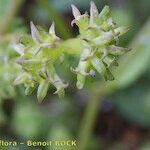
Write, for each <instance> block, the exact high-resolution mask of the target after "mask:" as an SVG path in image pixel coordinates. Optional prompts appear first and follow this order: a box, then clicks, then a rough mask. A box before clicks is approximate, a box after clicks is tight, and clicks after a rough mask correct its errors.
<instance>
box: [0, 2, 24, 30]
mask: <svg viewBox="0 0 150 150" xmlns="http://www.w3.org/2000/svg"><path fill="white" fill-rule="evenodd" d="M22 2H23V0H0V33H4V32H6V31H7V30H8V28H10V27H11V25H10V24H11V23H12V22H13V19H14V17H15V15H16V13H17V11H18V8H19V6H20V5H21V3H22Z"/></svg>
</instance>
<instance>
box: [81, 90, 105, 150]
mask: <svg viewBox="0 0 150 150" xmlns="http://www.w3.org/2000/svg"><path fill="white" fill-rule="evenodd" d="M92 91H93V92H91V95H92V97H91V99H90V100H89V102H88V104H87V107H86V110H85V114H84V116H83V120H82V122H81V127H80V130H79V132H80V133H79V144H78V148H79V150H86V149H87V145H88V143H89V141H90V137H91V134H92V130H93V126H94V123H95V120H96V117H97V114H98V110H99V108H100V105H101V102H102V99H103V97H104V95H105V90H104V89H103V90H101V91H97V90H92Z"/></svg>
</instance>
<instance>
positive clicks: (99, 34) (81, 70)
mask: <svg viewBox="0 0 150 150" xmlns="http://www.w3.org/2000/svg"><path fill="white" fill-rule="evenodd" d="M72 10H73V15H74V18H75V19H74V20H73V21H72V23H71V24H72V25H73V24H76V25H77V26H78V27H79V32H80V38H81V40H82V53H81V57H80V61H79V64H78V66H77V67H76V68H75V69H72V70H73V71H74V72H76V73H77V87H78V88H79V89H82V88H83V85H84V82H85V78H86V76H95V70H96V71H97V72H98V73H100V74H101V75H102V76H103V77H104V78H105V80H106V81H107V80H114V77H113V75H112V73H111V72H110V70H109V68H110V66H112V65H114V66H118V63H117V59H116V58H117V56H119V55H122V54H124V53H125V52H127V51H128V50H129V49H127V48H122V47H118V46H116V45H117V43H118V40H119V36H121V35H122V34H124V33H126V32H127V31H128V28H127V27H119V28H116V25H115V23H114V22H113V20H112V18H111V14H110V10H109V7H108V6H105V7H104V9H103V10H102V12H101V13H100V14H99V12H98V9H97V7H96V5H95V3H94V2H93V1H92V2H91V8H90V16H89V15H88V14H87V12H86V13H85V14H83V15H81V13H80V11H79V10H78V9H77V8H76V7H75V6H74V5H72Z"/></svg>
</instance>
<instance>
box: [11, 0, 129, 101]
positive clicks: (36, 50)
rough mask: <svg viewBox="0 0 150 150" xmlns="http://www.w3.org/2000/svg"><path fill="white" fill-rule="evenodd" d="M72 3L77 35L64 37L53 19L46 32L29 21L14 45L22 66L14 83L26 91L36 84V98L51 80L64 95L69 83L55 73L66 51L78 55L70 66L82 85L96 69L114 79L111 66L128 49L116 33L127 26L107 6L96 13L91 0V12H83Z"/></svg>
mask: <svg viewBox="0 0 150 150" xmlns="http://www.w3.org/2000/svg"><path fill="white" fill-rule="evenodd" d="M71 7H72V12H73V16H74V20H73V21H72V23H71V25H72V26H73V25H74V24H76V25H77V26H78V28H79V36H77V37H76V38H74V39H69V40H66V41H63V40H61V39H60V38H59V37H58V36H56V33H55V27H54V23H52V25H51V27H50V29H49V32H46V31H45V30H44V29H42V28H41V27H36V26H35V25H34V24H33V23H32V22H31V36H23V37H22V38H21V39H20V42H19V43H18V44H17V45H15V46H14V48H15V49H16V51H17V52H18V53H19V54H20V58H19V59H18V60H17V61H16V62H17V63H18V64H19V65H21V66H22V73H21V74H20V75H19V76H18V77H17V79H16V80H15V81H14V84H24V86H25V87H26V91H25V93H26V94H27V95H28V94H31V93H32V91H33V90H34V89H35V88H36V87H37V86H38V92H37V97H38V100H39V101H42V100H43V99H44V97H45V96H46V94H47V91H48V89H49V86H50V84H52V85H53V86H54V87H55V88H56V92H55V93H57V94H58V95H59V96H60V97H63V96H64V89H65V88H66V87H67V86H68V84H67V83H64V81H63V80H62V79H61V78H60V77H59V75H58V74H57V72H56V62H57V61H61V59H62V57H63V56H64V55H65V54H66V53H68V54H77V55H78V56H79V57H80V60H79V63H78V66H77V67H76V68H73V67H71V70H72V71H73V72H74V73H76V74H77V88H78V89H82V88H83V86H84V83H85V79H86V77H88V76H92V77H94V76H95V75H96V72H98V73H99V74H101V75H102V76H103V77H104V79H105V80H106V81H107V80H114V77H113V75H112V73H111V72H110V67H111V66H117V65H118V63H117V58H118V56H119V55H122V54H124V53H125V52H127V51H128V50H129V49H127V48H122V47H119V46H118V41H119V37H120V36H121V35H123V34H124V33H126V32H127V31H128V28H127V27H116V25H115V23H114V22H113V20H112V18H111V13H110V10H109V7H108V6H105V7H104V9H103V10H102V11H101V13H99V12H98V9H97V7H96V5H95V3H94V2H93V1H92V2H91V8H90V15H88V13H87V12H86V13H84V14H83V15H82V14H81V12H80V11H79V10H78V9H77V7H76V6H74V5H72V6H71ZM64 61H65V60H64Z"/></svg>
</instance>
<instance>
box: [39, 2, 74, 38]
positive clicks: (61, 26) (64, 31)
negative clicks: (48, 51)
mask: <svg viewBox="0 0 150 150" xmlns="http://www.w3.org/2000/svg"><path fill="white" fill-rule="evenodd" d="M38 2H39V4H40V5H41V6H42V7H43V8H44V9H45V10H46V11H47V13H48V14H49V16H50V17H51V19H52V20H53V21H54V22H56V28H57V29H58V32H59V33H61V35H62V37H63V38H64V39H67V38H70V37H71V35H72V33H71V31H70V30H69V29H68V26H67V25H66V23H65V21H64V20H63V18H62V16H60V15H59V14H58V13H57V12H56V10H55V9H54V8H53V6H52V4H51V3H50V1H48V0H39V1H38Z"/></svg>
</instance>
